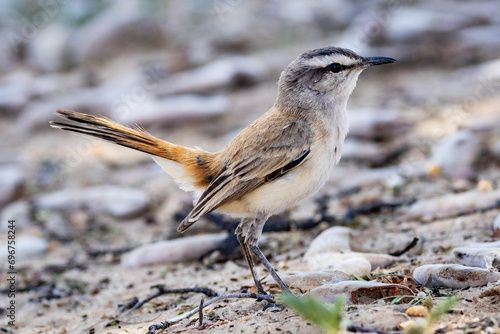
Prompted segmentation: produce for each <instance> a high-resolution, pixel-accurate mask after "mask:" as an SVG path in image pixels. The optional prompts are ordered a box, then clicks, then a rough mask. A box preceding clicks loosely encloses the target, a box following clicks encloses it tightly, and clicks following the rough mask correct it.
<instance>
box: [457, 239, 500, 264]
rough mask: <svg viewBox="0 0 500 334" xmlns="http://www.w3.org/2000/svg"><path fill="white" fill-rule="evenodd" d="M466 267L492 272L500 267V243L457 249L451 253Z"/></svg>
mask: <svg viewBox="0 0 500 334" xmlns="http://www.w3.org/2000/svg"><path fill="white" fill-rule="evenodd" d="M451 254H452V255H453V256H455V257H456V258H458V259H460V260H461V261H462V263H463V264H465V265H466V266H472V267H481V268H486V269H488V270H491V269H492V268H498V267H500V242H496V243H495V242H492V243H482V244H475V245H470V246H466V247H457V248H455V249H453V251H452V252H451Z"/></svg>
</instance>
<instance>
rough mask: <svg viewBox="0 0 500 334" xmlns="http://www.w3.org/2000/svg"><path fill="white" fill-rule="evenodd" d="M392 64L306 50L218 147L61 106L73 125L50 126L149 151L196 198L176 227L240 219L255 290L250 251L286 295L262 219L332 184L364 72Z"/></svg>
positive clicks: (341, 51) (337, 51) (330, 50)
mask: <svg viewBox="0 0 500 334" xmlns="http://www.w3.org/2000/svg"><path fill="white" fill-rule="evenodd" d="M394 62H396V60H395V59H393V58H389V57H362V56H359V55H358V54H356V53H355V52H353V51H351V50H348V49H345V48H340V47H335V46H327V47H322V48H317V49H313V50H309V51H306V52H304V53H303V54H301V55H300V56H298V57H297V58H296V59H295V60H293V61H292V62H291V63H290V64H289V65H288V66H287V67H286V68H285V69H284V70H283V72H282V73H281V75H280V77H279V80H278V84H277V85H278V95H277V98H276V101H275V103H274V105H273V106H272V107H271V108H270V109H269V110H268V111H267V112H266V113H264V114H262V115H261V116H260V117H259V118H257V120H255V121H254V122H253V123H251V124H250V125H249V126H248V127H246V128H245V129H243V130H242V131H241V132H240V133H239V134H238V135H236V137H234V138H233V139H232V140H231V141H230V142H229V143H228V144H227V145H226V146H225V147H224V148H223V149H221V150H220V151H218V152H208V151H205V150H203V149H201V148H187V147H183V146H180V145H176V144H172V143H169V142H166V141H163V140H161V139H159V138H157V137H155V136H153V135H151V134H149V133H147V132H146V131H145V130H143V129H141V128H134V127H127V126H123V125H121V124H118V123H116V122H114V121H112V120H110V119H108V118H105V117H101V116H94V115H88V114H83V113H79V112H75V111H69V110H62V109H58V110H56V115H58V116H60V117H62V118H64V119H66V120H68V121H71V122H70V123H66V122H64V123H63V122H55V121H51V122H50V126H52V127H54V128H58V129H62V130H67V131H72V132H75V133H78V134H83V135H86V136H91V137H97V138H99V139H102V140H105V141H108V142H112V143H115V144H118V145H121V146H125V147H129V148H132V149H135V150H138V151H142V152H145V153H147V154H149V155H150V156H151V157H152V158H153V159H154V161H155V162H156V163H157V164H158V165H159V166H160V167H161V168H162V169H163V170H164V171H165V172H166V173H168V174H170V175H171V176H172V177H173V178H174V180H175V181H176V183H177V184H178V186H179V187H180V188H181V189H183V190H185V191H188V192H190V193H192V195H193V203H194V207H193V209H192V210H191V212H189V214H188V215H187V216H186V217H185V218H184V220H183V221H182V222H181V223H180V224H179V226H178V228H177V231H178V232H181V233H182V232H184V231H186V230H187V229H188V228H189V227H190V226H191V225H193V224H194V223H196V222H197V221H198V220H199V219H200V218H202V217H203V216H205V215H207V214H209V213H211V212H218V213H223V214H227V215H230V216H232V217H235V218H239V219H241V221H240V223H239V224H238V226H237V228H236V231H235V234H236V236H237V239H238V241H239V243H240V245H241V248H242V250H243V254H244V256H245V259H246V261H247V264H248V267H249V268H250V271H251V274H252V277H253V280H254V283H255V286H256V290H257V292H258V293H259V294H263V295H266V294H267V293H266V291H265V289H264V287H263V285H262V283H261V281H260V279H259V277H258V275H257V270H256V267H255V262H254V260H253V257H252V253H254V254H255V255H256V256H257V258H258V259H259V260H260V261H261V263H262V264H263V265H264V267H265V268H266V269H267V271H268V272H269V274H270V275H271V276H272V278H273V279H274V280H275V281H276V282H277V283H278V285H279V287H280V289H281V291H282V293H291V291H290V289H289V287H288V286H287V285H286V284H285V283H284V282H283V280H282V279H281V278H280V276H279V275H278V273H277V272H276V271H275V270H274V268H273V267H272V265H271V263H270V262H269V261H268V259H267V258H266V257H265V255H264V254H263V253H262V251H261V250H260V248H259V239H260V237H261V234H262V229H263V227H264V224H265V223H266V221H267V220H268V218H269V217H270V216H272V215H276V214H279V213H281V212H283V211H285V210H287V209H289V208H292V207H293V206H295V205H297V204H298V203H299V202H300V201H302V200H304V199H305V198H308V197H310V196H312V195H314V194H315V193H316V192H317V191H318V190H319V189H320V188H321V187H322V186H323V185H324V184H325V183H326V181H327V179H328V176H329V174H330V171H331V170H332V168H333V167H334V166H335V165H336V164H338V162H339V160H340V157H341V155H342V147H343V143H344V139H345V137H346V135H347V132H348V128H349V124H348V115H347V108H346V105H347V101H348V98H349V96H350V95H351V93H352V92H353V90H354V88H355V86H356V82H357V79H358V76H359V74H360V73H361V72H362V71H363V70H365V69H367V68H369V67H372V66H375V65H382V64H389V63H394ZM72 122H74V123H76V124H73V123H72Z"/></svg>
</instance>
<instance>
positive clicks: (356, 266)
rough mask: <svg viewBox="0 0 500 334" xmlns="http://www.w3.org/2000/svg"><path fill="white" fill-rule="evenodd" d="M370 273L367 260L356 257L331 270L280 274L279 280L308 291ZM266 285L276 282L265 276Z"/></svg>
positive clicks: (369, 265)
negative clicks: (326, 283) (325, 284)
mask: <svg viewBox="0 0 500 334" xmlns="http://www.w3.org/2000/svg"><path fill="white" fill-rule="evenodd" d="M370 271H371V264H370V262H369V261H368V260H366V259H364V258H362V257H357V258H352V259H349V260H346V261H343V262H341V263H339V264H338V265H336V266H334V267H333V268H331V269H325V270H317V271H309V272H290V271H285V272H280V277H281V279H282V280H283V281H284V282H285V283H286V284H287V285H289V286H293V287H297V288H300V289H301V290H310V289H313V288H315V287H318V286H320V285H322V284H324V283H325V282H329V283H336V282H341V281H346V280H348V279H350V278H351V277H352V275H358V276H363V275H365V274H366V273H369V272H370ZM264 283H266V284H276V281H275V280H274V279H273V278H272V277H271V276H267V277H266V278H265V279H264Z"/></svg>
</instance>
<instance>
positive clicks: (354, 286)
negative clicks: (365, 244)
mask: <svg viewBox="0 0 500 334" xmlns="http://www.w3.org/2000/svg"><path fill="white" fill-rule="evenodd" d="M308 293H312V294H315V295H317V296H318V297H319V298H320V299H321V300H322V301H324V302H326V303H333V302H335V299H337V298H338V297H339V296H340V295H345V294H347V297H348V302H349V303H355V304H371V303H373V302H375V301H377V300H379V299H381V298H385V297H387V296H398V295H403V296H404V295H410V296H411V295H413V292H412V291H411V290H410V289H409V288H407V287H406V286H404V285H399V284H386V283H379V282H377V281H369V282H366V281H344V282H339V283H334V284H323V285H322V286H320V287H317V288H315V289H312V290H311V291H309V292H308Z"/></svg>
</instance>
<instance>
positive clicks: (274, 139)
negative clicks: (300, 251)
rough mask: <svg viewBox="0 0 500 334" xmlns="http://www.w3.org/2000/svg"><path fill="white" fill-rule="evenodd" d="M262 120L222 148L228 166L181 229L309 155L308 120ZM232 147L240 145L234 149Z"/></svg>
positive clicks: (287, 170)
mask: <svg viewBox="0 0 500 334" xmlns="http://www.w3.org/2000/svg"><path fill="white" fill-rule="evenodd" d="M261 123H262V122H261ZM261 123H258V122H256V123H254V124H252V126H250V127H249V128H247V129H245V130H243V132H242V133H240V134H239V135H238V136H237V137H236V138H235V139H234V140H233V141H232V142H231V143H230V144H228V146H227V147H228V149H226V150H225V151H223V152H221V158H222V161H223V166H224V167H223V168H222V170H221V171H220V172H219V173H218V174H217V175H216V176H215V177H214V179H213V180H212V182H211V183H210V184H209V186H208V187H207V188H206V189H205V191H204V192H203V194H202V195H201V196H200V198H199V200H198V202H197V204H196V205H195V207H194V208H193V210H192V211H191V212H190V213H189V215H188V216H187V217H186V218H185V219H184V220H183V222H182V223H181V224H180V225H179V227H178V229H177V230H178V231H179V232H183V231H185V230H186V229H187V228H188V227H189V226H191V225H192V224H193V223H195V222H196V221H197V220H198V219H200V218H201V217H203V216H204V215H206V214H208V213H210V212H212V211H214V210H215V209H217V208H218V207H219V206H221V205H223V204H225V203H228V202H230V201H233V200H237V199H239V198H241V197H243V196H244V195H246V194H248V193H250V192H251V191H253V190H255V189H256V188H258V187H260V186H261V185H263V184H264V183H266V182H271V181H274V180H276V179H278V178H280V177H281V176H283V175H285V174H286V173H288V172H289V171H291V170H293V169H294V168H296V167H298V166H299V165H300V164H302V163H303V162H304V161H305V160H306V159H307V157H308V155H309V153H310V152H311V146H312V130H311V126H310V125H309V123H308V122H306V121H304V120H297V121H291V122H290V121H289V122H275V123H272V124H266V126H263V124H261ZM248 131H251V132H252V136H249V135H248V133H247V132H248ZM231 147H239V148H240V149H237V150H231Z"/></svg>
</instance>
